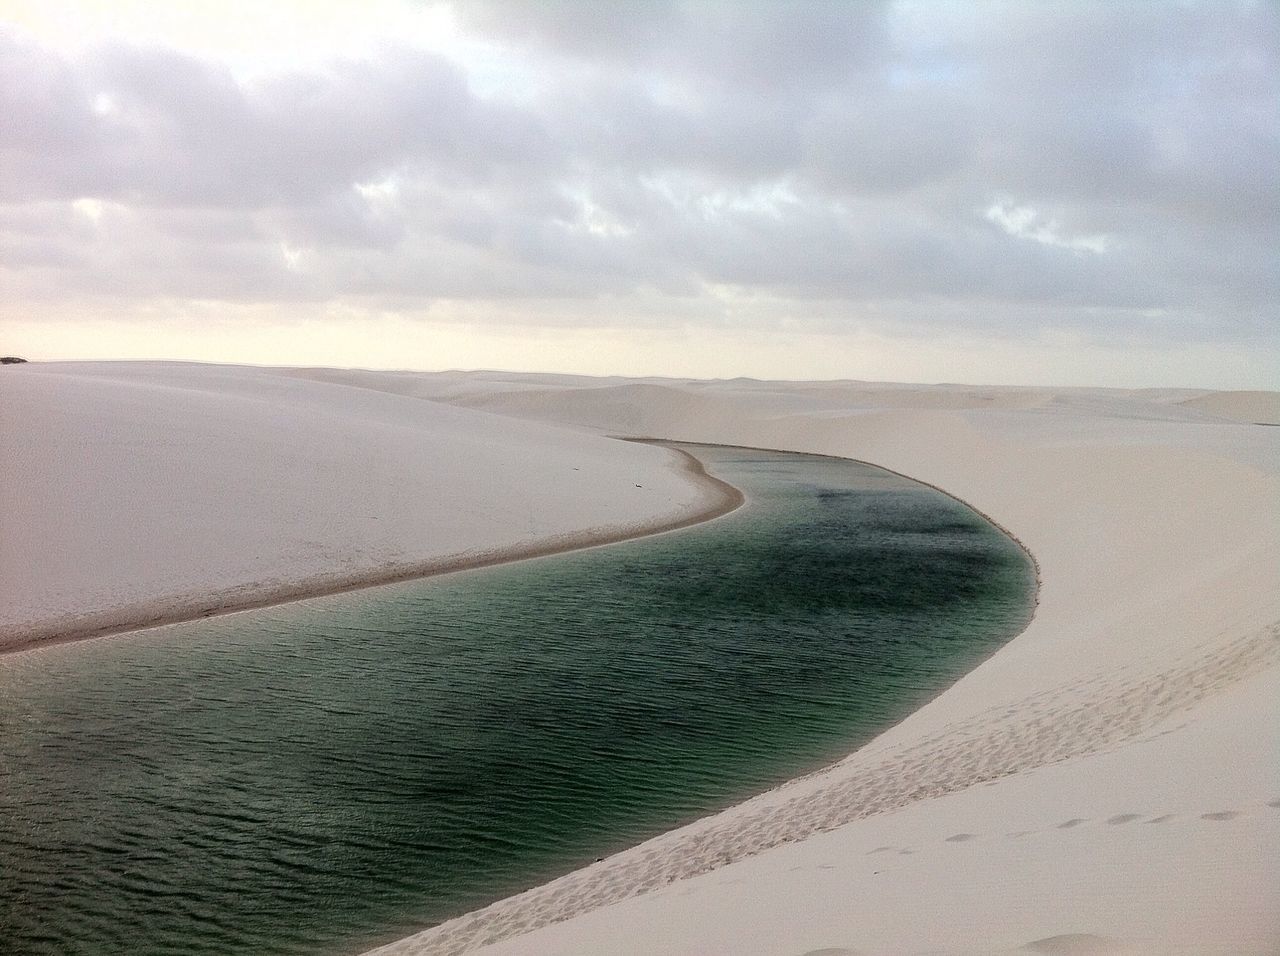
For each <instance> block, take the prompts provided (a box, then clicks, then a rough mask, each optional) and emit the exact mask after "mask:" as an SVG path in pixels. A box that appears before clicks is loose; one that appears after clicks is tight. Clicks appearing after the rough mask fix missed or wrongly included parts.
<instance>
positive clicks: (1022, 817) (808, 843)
mask: <svg viewBox="0 0 1280 956" xmlns="http://www.w3.org/2000/svg"><path fill="white" fill-rule="evenodd" d="M491 379H492V380H491ZM361 384H362V385H364V387H370V386H373V387H378V382H376V381H375V380H372V379H366V380H365V381H363V382H361ZM403 385H404V383H403V382H401V383H397V384H396V386H395V387H398V388H400V387H403ZM413 387H414V389H415V392H416V394H419V395H423V396H432V395H434V396H437V397H447V398H448V400H450V401H455V402H459V403H460V404H465V405H466V406H468V407H471V408H483V409H489V410H495V411H501V412H503V413H505V414H512V415H518V416H521V417H525V418H539V419H544V420H548V421H562V422H566V423H570V424H574V425H577V426H578V427H583V428H587V429H590V430H598V431H605V432H614V433H624V434H625V433H632V434H635V433H639V434H649V435H662V436H664V437H671V438H680V439H686V440H692V441H709V442H723V443H738V444H749V445H756V446H763V447H773V448H786V449H792V450H797V451H811V452H819V453H824V454H835V455H843V456H848V457H854V458H859V459H864V460H869V461H872V462H875V463H877V464H881V465H885V466H887V467H890V468H893V469H895V470H897V471H901V472H904V473H906V474H909V475H911V476H913V477H916V478H919V479H921V480H924V481H927V482H930V483H932V484H935V485H938V486H940V487H942V488H945V489H946V490H948V491H950V492H952V493H954V494H956V495H957V496H958V497H960V498H962V499H964V500H966V501H968V502H970V503H971V504H973V505H974V506H975V507H977V508H979V509H980V510H982V511H983V512H985V513H987V514H989V515H991V516H992V517H993V518H994V519H996V520H997V521H999V522H1000V523H1001V524H1002V525H1004V526H1005V527H1007V528H1008V529H1009V530H1010V531H1011V532H1012V533H1013V534H1015V535H1016V536H1017V537H1018V538H1019V539H1020V540H1021V541H1022V542H1024V543H1025V544H1026V546H1027V547H1028V548H1029V549H1030V550H1031V552H1032V553H1033V554H1034V555H1035V556H1036V558H1037V560H1038V562H1039V565H1040V568H1041V575H1042V587H1041V592H1040V605H1039V607H1038V609H1037V613H1036V617H1035V619H1034V620H1033V621H1032V623H1031V625H1030V626H1029V627H1028V629H1027V630H1026V631H1025V632H1024V633H1023V634H1022V635H1020V636H1019V637H1017V638H1016V639H1015V640H1013V641H1012V642H1011V643H1010V644H1009V645H1007V646H1006V647H1005V648H1004V649H1003V650H1001V651H1000V652H998V653H997V654H996V655H995V656H994V657H992V658H991V659H990V660H989V661H987V662H986V663H985V664H983V665H982V666H980V667H979V668H977V669H976V670H975V671H973V672H972V673H971V674H969V675H968V676H967V677H965V678H964V679H963V680H961V681H960V682H959V683H957V684H956V685H955V686H954V687H952V688H951V689H950V690H948V691H947V692H946V693H944V694H943V695H941V696H940V697H939V698H937V699H936V700H934V701H933V702H932V703H930V704H929V705H928V706H926V707H924V708H923V709H921V710H920V711H918V712H917V713H915V714H914V715H912V716H911V717H910V718H908V719H907V720H906V721H904V722H902V723H901V724H899V725H898V726H897V727H895V728H893V729H892V730H890V731H888V732H887V733H886V734H884V735H883V736H882V737H880V738H879V739H877V740H876V741H873V742H872V743H871V744H870V745H868V746H867V747H864V748H863V749H862V750H860V751H858V752H857V753H855V754H853V755H851V756H850V757H849V758H847V759H846V760H845V761H843V762H841V763H839V764H837V765H836V766H834V767H831V768H829V769H828V770H826V771H823V772H821V773H819V774H816V775H813V776H810V777H807V778H805V779H803V780H800V781H794V782H792V783H791V784H789V785H786V786H784V787H781V788H779V789H777V790H774V791H772V792H770V793H767V794H764V795H762V796H760V797H758V798H755V799H753V800H750V801H747V802H746V803H744V804H741V805H739V806H737V807H735V808H732V809H730V810H728V811H726V812H724V813H722V814H719V815H717V816H714V817H711V818H708V819H706V820H703V821H699V822H698V823H695V824H693V825H692V826H689V827H686V828H683V829H681V830H678V831H674V832H673V833H670V834H666V835H664V836H662V837H659V838H657V839H655V840H653V841H650V842H649V843H646V844H643V845H641V846H639V847H636V848H634V849H632V850H630V851H627V852H625V853H622V854H618V855H617V856H615V857H611V858H609V859H607V860H605V861H603V862H601V863H599V864H596V865H595V866H592V867H589V868H587V869H585V870H582V871H579V872H578V873H574V874H570V875H568V876H566V877H564V878H562V879H560V880H557V881H555V882H553V883H550V884H548V885H546V886H544V887H540V888H537V889H535V890H532V891H530V892H529V893H526V894H522V895H521V896H517V897H513V898H511V899H509V900H505V901H502V902H499V903H497V904H495V905H493V906H491V907H488V908H487V909H485V910H481V911H478V912H477V913H475V914H471V915H469V916H467V917H463V918H461V919H458V920H454V921H451V922H450V923H446V924H444V925H443V926H441V927H438V928H436V929H434V930H431V931H428V932H426V933H424V934H420V935H419V936H417V937H411V938H410V939H409V940H406V941H402V942H401V943H399V944H394V945H392V946H389V947H386V948H385V949H384V950H381V951H380V952H384V953H388V954H390V953H433V952H455V951H461V950H463V949H469V948H472V947H475V946H478V945H480V944H482V943H485V942H492V943H495V944H496V945H493V946H492V947H491V949H489V950H486V951H491V952H493V953H601V952H609V953H653V952H663V953H690V954H693V953H795V954H803V953H819V952H830V953H836V952H864V953H897V952H920V951H928V952H947V953H952V952H973V953H986V952H1000V951H1009V952H1050V953H1052V952H1062V953H1067V952H1151V953H1172V952H1184V953H1264V952H1275V951H1276V950H1277V947H1278V945H1280V907H1277V906H1276V900H1280V863H1278V862H1277V861H1280V806H1277V802H1278V801H1280V759H1277V757H1276V754H1277V753H1280V739H1278V735H1277V728H1280V719H1277V718H1278V717H1280V669H1278V668H1277V666H1276V665H1277V663H1278V662H1280V629H1278V627H1277V622H1280V589H1277V587H1276V584H1277V571H1278V570H1280V509H1277V507H1276V502H1277V501H1280V435H1278V434H1277V433H1276V430H1275V429H1274V428H1268V427H1263V426H1257V425H1250V424H1239V423H1236V422H1234V421H1231V420H1229V419H1228V417H1227V416H1225V415H1223V414H1222V411H1223V410H1224V407H1226V406H1231V407H1234V406H1235V405H1240V404H1242V403H1241V402H1240V401H1239V400H1236V399H1232V398H1228V399H1224V400H1223V401H1222V402H1219V403H1213V402H1209V403H1206V402H1199V403H1198V404H1199V405H1200V406H1204V405H1206V404H1208V405H1210V406H1211V407H1212V408H1213V410H1214V413H1210V412H1209V411H1206V410H1205V408H1203V407H1196V403H1192V404H1187V403H1186V400H1187V399H1195V398H1203V397H1204V395H1205V393H1203V392H1195V391H1188V390H1166V391H1154V390H1146V391H1142V392H1127V391H1120V390H1105V389H1012V388H1009V389H975V388H965V387H959V386H934V387H903V386H884V385H866V384H861V383H856V382H849V383H830V384H818V385H815V384H807V383H773V382H750V381H735V382H721V383H687V382H661V381H647V382H638V383H631V382H620V383H590V382H586V383H584V382H581V381H568V382H563V383H560V382H556V381H554V380H548V379H546V378H540V377H533V376H513V375H501V376H489V375H486V374H484V373H479V374H475V375H471V376H461V375H454V376H444V377H440V378H433V379H431V380H427V379H421V378H420V379H419V380H417V381H416V382H415V384H414V386H413ZM1258 405H1259V403H1258V402H1257V401H1255V400H1254V399H1250V400H1248V401H1246V402H1243V407H1241V408H1237V409H1235V410H1236V412H1237V413H1242V414H1244V415H1245V416H1246V417H1247V416H1248V415H1251V414H1253V410H1254V409H1256V408H1257V407H1258Z"/></svg>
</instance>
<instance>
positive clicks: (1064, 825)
mask: <svg viewBox="0 0 1280 956" xmlns="http://www.w3.org/2000/svg"><path fill="white" fill-rule="evenodd" d="M1088 822H1089V821H1088V820H1085V819H1084V818H1083V817H1076V818H1075V819H1074V820H1068V821H1067V822H1066V823H1059V824H1058V829H1059V830H1070V829H1071V828H1072V827H1078V826H1079V825H1080V824H1082V823H1088Z"/></svg>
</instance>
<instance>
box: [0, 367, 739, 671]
mask: <svg viewBox="0 0 1280 956" xmlns="http://www.w3.org/2000/svg"><path fill="white" fill-rule="evenodd" d="M0 407H2V408H3V413H2V417H0V441H3V443H4V446H5V447H6V448H7V449H9V451H8V452H7V453H6V455H5V460H4V462H3V463H2V464H0V478H3V489H4V492H3V495H4V497H3V501H2V502H0V504H2V509H0V516H2V519H3V534H0V581H2V582H3V585H2V587H3V590H2V591H0V652H2V651H5V650H18V649H21V648H24V647H31V646H36V645H40V644H46V643H51V642H56V641H66V640H76V639H83V638H86V637H93V636H101V635H105V634H111V633H119V632H122V631H129V630H134V629H137V628H139V627H150V626H158V625H161V624H169V623H174V622H177V621H183V620H191V619H194V618H198V617H208V616H210V615H212V614H218V613H225V612H229V611H237V610H244V609H248V608H253V607H262V606H266V605H270V604H275V603H279V602H281V601H288V600H296V599H299V598H304V597H310V596H315V595H319V594H330V593H336V592H339V591H344V590H350V589H352V588H360V587H367V586H369V585H372V584H381V583H388V582H392V581H402V580H409V579H412V578H417V577H425V576H429V575H432V574H442V573H447V572H450V571H457V570H463V569H466V568H476V567H484V566H486V565H490V564H494V563H500V562H504V561H511V560H515V559H518V558H528V557H535V556H539V555H547V554H554V553H557V552H560V551H565V550H572V549H576V548H582V547H590V546H593V545H599V544H605V543H609V542H614V541H622V540H626V539H627V538H631V537H636V536H639V535H645V534H652V533H654V532H657V531H664V530H671V529H675V528H680V527H683V526H685V525H687V524H689V523H692V522H697V521H703V520H707V519H708V518H711V517H714V516H716V515H719V514H723V513H725V512H726V511H728V510H731V509H732V508H734V507H736V506H737V505H738V504H739V503H740V501H741V498H740V496H739V495H738V494H737V492H736V491H735V490H734V489H732V488H729V487H727V486H725V485H724V484H723V483H721V482H718V481H715V480H713V479H710V478H708V477H707V476H706V475H705V474H703V473H702V472H701V468H700V466H699V465H698V464H697V463H696V462H693V461H692V460H691V459H689V458H688V456H682V455H679V454H677V453H674V452H671V451H669V450H665V449H659V448H655V447H651V446H643V445H637V444H624V443H620V442H613V441H606V440H604V439H601V438H597V437H594V436H587V435H582V434H578V433H574V432H569V431H566V430H564V429H551V428H547V427H546V426H540V425H536V424H526V423H520V422H513V421H511V420H509V419H503V418H499V417H497V416H493V415H484V414H478V413H475V412H470V411H467V410H462V409H453V408H449V407H447V406H444V405H440V404H434V403H433V404H426V403H423V402H419V401H413V400H408V399H405V398H403V397H400V396H395V395H384V394H378V393H376V392H370V391H368V390H357V389H351V388H345V387H342V386H328V385H322V384H317V383H310V382H306V381H299V380H291V379H289V378H283V377H281V376H278V375H274V374H270V373H268V372H264V371H263V370H258V369H249V368H235V367H219V366H200V365H184V364H181V363H138V364H132V363H69V364H66V365H61V366H59V365H52V364H50V365H45V366H37V367H31V368H23V369H20V370H17V371H15V374H12V375H6V376H5V378H4V379H3V380H0Z"/></svg>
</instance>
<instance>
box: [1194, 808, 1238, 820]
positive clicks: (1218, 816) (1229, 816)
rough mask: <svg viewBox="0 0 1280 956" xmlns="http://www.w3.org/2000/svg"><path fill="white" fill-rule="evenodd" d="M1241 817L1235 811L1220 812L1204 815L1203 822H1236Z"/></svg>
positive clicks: (1201, 815)
mask: <svg viewBox="0 0 1280 956" xmlns="http://www.w3.org/2000/svg"><path fill="white" fill-rule="evenodd" d="M1238 816H1240V814H1239V813H1237V812H1236V811H1235V810H1219V811H1218V812H1217V813H1202V814H1200V819H1201V820H1234V819H1235V818H1236V817H1238Z"/></svg>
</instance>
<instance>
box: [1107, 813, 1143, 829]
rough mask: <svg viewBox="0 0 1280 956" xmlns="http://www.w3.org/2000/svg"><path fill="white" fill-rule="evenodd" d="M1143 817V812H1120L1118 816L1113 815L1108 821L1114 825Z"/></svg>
mask: <svg viewBox="0 0 1280 956" xmlns="http://www.w3.org/2000/svg"><path fill="white" fill-rule="evenodd" d="M1141 817H1142V814H1140V813H1121V814H1118V815H1117V816H1114V817H1112V818H1111V819H1110V820H1108V821H1107V822H1108V823H1109V824H1111V825H1112V826H1113V827H1114V826H1118V825H1119V824H1121V823H1132V822H1133V821H1134V820H1138V819H1141Z"/></svg>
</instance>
